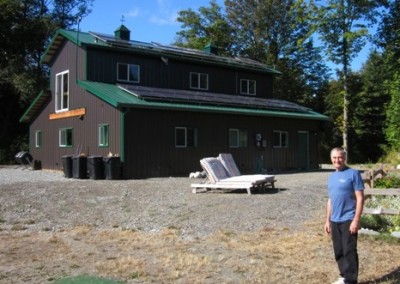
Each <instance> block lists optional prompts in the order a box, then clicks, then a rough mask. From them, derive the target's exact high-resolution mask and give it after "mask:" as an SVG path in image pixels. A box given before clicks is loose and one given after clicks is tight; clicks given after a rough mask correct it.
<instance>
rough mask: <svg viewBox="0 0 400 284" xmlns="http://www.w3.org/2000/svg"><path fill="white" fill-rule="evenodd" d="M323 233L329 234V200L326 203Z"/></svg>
mask: <svg viewBox="0 0 400 284" xmlns="http://www.w3.org/2000/svg"><path fill="white" fill-rule="evenodd" d="M324 229H325V233H326V234H328V235H329V234H330V233H331V200H330V199H328V201H327V202H326V221H325V226H324Z"/></svg>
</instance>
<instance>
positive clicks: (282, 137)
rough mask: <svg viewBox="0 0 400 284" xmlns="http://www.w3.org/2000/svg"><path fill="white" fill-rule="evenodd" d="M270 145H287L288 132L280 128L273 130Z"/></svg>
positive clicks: (282, 146)
mask: <svg viewBox="0 0 400 284" xmlns="http://www.w3.org/2000/svg"><path fill="white" fill-rule="evenodd" d="M277 135H278V136H277ZM275 138H278V140H279V141H276V139H275ZM272 145H273V147H274V148H287V147H289V132H287V131H282V130H274V132H273V136H272Z"/></svg>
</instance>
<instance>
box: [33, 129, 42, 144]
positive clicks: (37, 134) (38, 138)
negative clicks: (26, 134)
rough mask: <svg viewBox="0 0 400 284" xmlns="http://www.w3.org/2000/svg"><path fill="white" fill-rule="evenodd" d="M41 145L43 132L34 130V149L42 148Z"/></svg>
mask: <svg viewBox="0 0 400 284" xmlns="http://www.w3.org/2000/svg"><path fill="white" fill-rule="evenodd" d="M42 143H43V132H42V130H36V131H35V147H36V148H40V147H42Z"/></svg>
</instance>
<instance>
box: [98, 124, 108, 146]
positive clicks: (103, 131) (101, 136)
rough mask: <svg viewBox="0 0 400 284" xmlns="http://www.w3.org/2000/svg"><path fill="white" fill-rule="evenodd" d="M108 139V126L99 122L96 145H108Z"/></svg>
mask: <svg viewBox="0 0 400 284" xmlns="http://www.w3.org/2000/svg"><path fill="white" fill-rule="evenodd" d="M109 139H110V126H109V125H108V124H99V126H98V146H99V147H108V145H109Z"/></svg>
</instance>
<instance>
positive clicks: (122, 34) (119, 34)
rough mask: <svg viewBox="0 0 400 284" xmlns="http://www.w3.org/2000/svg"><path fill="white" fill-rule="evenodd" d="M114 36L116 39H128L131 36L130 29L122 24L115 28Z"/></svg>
mask: <svg viewBox="0 0 400 284" xmlns="http://www.w3.org/2000/svg"><path fill="white" fill-rule="evenodd" d="M114 36H115V37H116V38H118V39H122V40H128V41H129V40H130V38H131V31H130V30H128V28H127V27H125V26H124V25H121V26H120V27H119V28H118V29H116V30H115V32H114Z"/></svg>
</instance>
